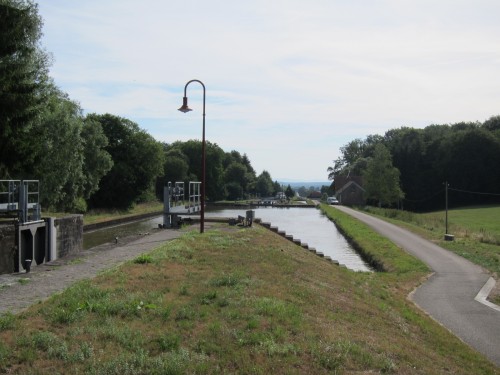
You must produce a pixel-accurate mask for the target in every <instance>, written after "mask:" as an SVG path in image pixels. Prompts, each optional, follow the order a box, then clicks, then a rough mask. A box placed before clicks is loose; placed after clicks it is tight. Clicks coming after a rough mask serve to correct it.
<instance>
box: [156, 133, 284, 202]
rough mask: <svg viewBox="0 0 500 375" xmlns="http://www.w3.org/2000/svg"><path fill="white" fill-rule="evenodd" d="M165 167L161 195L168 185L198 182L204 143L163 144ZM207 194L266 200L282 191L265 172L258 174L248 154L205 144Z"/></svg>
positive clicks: (224, 197) (160, 184) (160, 182)
mask: <svg viewBox="0 0 500 375" xmlns="http://www.w3.org/2000/svg"><path fill="white" fill-rule="evenodd" d="M163 147H164V151H165V164H164V170H163V175H162V177H161V178H160V179H159V180H158V189H157V190H158V194H160V192H161V188H162V186H164V185H165V184H166V183H168V182H172V183H175V182H185V183H186V182H188V181H199V180H200V176H201V150H202V144H201V142H200V141H197V140H190V141H187V142H181V141H177V142H174V143H172V144H169V145H168V144H164V146H163ZM205 173H206V180H207V186H206V194H207V198H209V199H210V200H213V201H217V200H223V199H228V200H238V199H247V198H251V197H267V196H271V195H275V194H276V193H277V192H278V191H280V190H281V186H280V185H279V184H278V183H277V182H273V180H272V178H271V175H270V174H269V172H267V171H266V170H264V171H262V173H261V174H259V175H257V174H256V173H255V170H254V168H253V167H252V164H251V162H250V159H249V158H248V156H247V155H246V154H243V155H241V154H240V153H239V152H238V151H235V150H232V151H230V152H224V151H223V150H222V149H221V148H220V147H219V146H218V145H217V144H215V143H211V142H207V145H206V172H205Z"/></svg>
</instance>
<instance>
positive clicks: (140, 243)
mask: <svg viewBox="0 0 500 375" xmlns="http://www.w3.org/2000/svg"><path fill="white" fill-rule="evenodd" d="M182 233H183V230H178V229H168V230H159V229H154V230H152V231H151V232H150V234H147V235H142V236H138V235H136V236H131V237H128V238H120V241H119V243H118V244H105V245H101V246H97V247H94V248H92V249H90V250H85V251H82V252H80V253H78V254H76V255H73V256H68V257H65V258H61V259H57V260H55V261H53V262H49V263H45V264H42V265H39V266H35V267H32V269H31V272H30V273H24V272H21V273H15V274H8V275H0V315H1V314H3V313H6V312H11V313H18V312H20V311H22V310H24V309H26V308H27V307H29V306H30V305H32V304H34V303H36V302H38V301H43V300H45V299H47V298H49V297H50V296H51V295H53V294H54V293H59V292H62V291H63V290H64V289H66V288H67V287H68V286H70V285H71V284H72V283H74V282H76V281H78V280H81V279H85V278H91V277H94V276H95V275H97V274H98V273H99V272H101V271H103V270H106V269H109V268H111V267H114V266H117V265H118V264H121V263H123V262H125V261H127V260H130V259H134V258H135V257H137V256H138V255H140V254H142V253H145V252H148V251H150V250H152V249H154V248H155V247H157V246H159V245H160V244H162V243H163V242H165V241H170V240H173V239H175V238H178V237H179V236H180V235H181V234H182Z"/></svg>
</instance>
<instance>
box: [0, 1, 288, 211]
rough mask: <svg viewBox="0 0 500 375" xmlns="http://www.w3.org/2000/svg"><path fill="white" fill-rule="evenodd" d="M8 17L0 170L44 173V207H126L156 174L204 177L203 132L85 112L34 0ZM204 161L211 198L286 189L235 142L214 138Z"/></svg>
mask: <svg viewBox="0 0 500 375" xmlns="http://www.w3.org/2000/svg"><path fill="white" fill-rule="evenodd" d="M0 20H1V22H0V179H38V180H40V200H41V203H42V206H43V207H45V208H50V209H55V210H62V211H79V212H84V211H85V210H86V209H87V208H88V207H91V208H98V207H105V208H119V209H126V208H129V207H130V206H132V205H133V204H135V203H137V202H141V201H147V200H151V199H155V187H156V190H157V191H158V190H161V189H158V184H160V185H161V184H163V183H165V182H167V181H173V182H175V181H200V180H201V142H199V141H195V140H192V141H187V142H174V143H172V144H170V145H167V144H162V143H160V142H158V141H156V140H155V139H154V138H153V137H152V136H151V135H149V134H148V133H147V132H146V131H144V130H143V129H141V128H140V126H139V125H138V124H136V123H134V122H132V121H130V120H128V119H125V118H121V117H118V116H114V115H111V114H104V115H99V114H89V115H86V116H85V115H83V111H82V108H81V107H80V105H79V104H78V103H77V102H75V101H73V100H71V99H70V98H69V97H68V95H67V94H65V93H64V92H62V91H61V90H60V89H59V88H58V87H57V86H56V85H55V83H54V82H53V80H52V79H51V78H50V77H49V74H48V71H49V66H50V55H49V54H48V53H47V52H46V51H44V50H43V48H42V47H41V45H40V38H41V35H42V25H43V22H42V20H41V18H40V16H39V15H38V8H37V5H36V4H34V3H33V2H32V1H29V0H2V1H1V2H0ZM206 165H207V171H206V179H207V186H206V193H207V198H208V199H210V200H219V199H226V198H227V199H240V198H246V197H248V196H251V195H260V196H268V195H272V194H273V193H275V192H276V191H278V190H277V189H276V183H273V181H272V179H271V176H270V174H269V173H268V172H267V171H263V172H262V173H261V174H260V175H258V176H257V175H256V173H255V170H254V169H253V167H252V165H251V163H250V160H249V158H248V157H247V155H245V154H244V155H241V154H240V153H239V152H237V151H231V152H224V151H223V150H222V149H221V148H220V147H219V146H217V145H216V144H213V143H210V142H207V162H206ZM278 187H279V185H278Z"/></svg>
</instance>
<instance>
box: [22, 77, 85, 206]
mask: <svg viewBox="0 0 500 375" xmlns="http://www.w3.org/2000/svg"><path fill="white" fill-rule="evenodd" d="M80 111H81V110H80V107H79V105H78V104H77V103H75V102H73V101H71V100H69V98H68V97H67V95H66V94H64V93H62V92H61V91H60V90H59V89H57V88H56V87H55V86H52V87H51V88H50V94H49V98H48V100H47V105H46V106H45V107H44V110H43V111H41V112H40V115H39V116H40V119H39V122H38V123H37V124H36V125H35V126H34V128H33V130H32V133H31V135H32V137H33V139H36V142H34V143H35V145H34V146H33V149H32V151H33V157H34V161H33V164H32V165H31V168H30V170H29V172H30V174H31V175H32V176H34V177H38V178H39V179H40V181H41V184H40V200H41V203H42V205H43V206H45V207H52V208H55V209H57V210H63V211H64V210H66V211H71V210H73V209H75V208H76V206H77V203H78V199H79V198H82V196H83V191H84V174H83V164H84V144H83V139H82V137H81V133H82V127H83V120H82V117H81V115H80ZM27 173H28V170H25V174H27ZM83 208H85V207H83Z"/></svg>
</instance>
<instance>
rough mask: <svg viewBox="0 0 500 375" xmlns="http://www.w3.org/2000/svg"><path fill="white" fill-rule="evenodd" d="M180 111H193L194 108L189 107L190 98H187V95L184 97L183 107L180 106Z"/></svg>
mask: <svg viewBox="0 0 500 375" xmlns="http://www.w3.org/2000/svg"><path fill="white" fill-rule="evenodd" d="M179 111H181V112H184V113H187V112H189V111H192V109H191V108H189V107H188V98H187V96H184V97H183V98H182V107H180V108H179Z"/></svg>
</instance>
